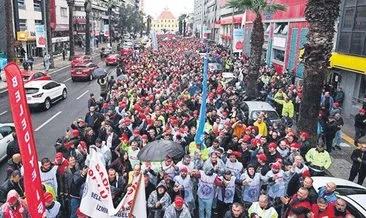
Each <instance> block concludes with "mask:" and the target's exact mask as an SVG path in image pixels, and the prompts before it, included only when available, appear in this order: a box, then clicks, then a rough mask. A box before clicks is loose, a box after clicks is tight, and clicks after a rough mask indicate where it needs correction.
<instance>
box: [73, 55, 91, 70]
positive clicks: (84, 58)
mask: <svg viewBox="0 0 366 218" xmlns="http://www.w3.org/2000/svg"><path fill="white" fill-rule="evenodd" d="M91 62H93V60H92V58H91V57H90V56H88V55H77V56H74V59H73V60H72V61H71V68H73V67H75V66H77V65H80V64H87V63H91Z"/></svg>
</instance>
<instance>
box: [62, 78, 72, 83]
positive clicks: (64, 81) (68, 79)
mask: <svg viewBox="0 0 366 218" xmlns="http://www.w3.org/2000/svg"><path fill="white" fill-rule="evenodd" d="M70 80H71V77H70V78H68V79H65V80H64V81H63V83H65V82H67V81H70Z"/></svg>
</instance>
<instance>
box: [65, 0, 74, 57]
mask: <svg viewBox="0 0 366 218" xmlns="http://www.w3.org/2000/svg"><path fill="white" fill-rule="evenodd" d="M67 5H68V6H69V41H70V42H69V44H70V56H69V60H70V61H71V60H72V58H73V57H74V55H75V49H74V23H73V17H74V0H68V1H67Z"/></svg>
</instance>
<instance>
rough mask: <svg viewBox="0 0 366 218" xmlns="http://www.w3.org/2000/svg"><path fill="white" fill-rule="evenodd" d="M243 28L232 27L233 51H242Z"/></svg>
mask: <svg viewBox="0 0 366 218" xmlns="http://www.w3.org/2000/svg"><path fill="white" fill-rule="evenodd" d="M243 40H244V30H243V29H234V31H233V52H242V51H243Z"/></svg>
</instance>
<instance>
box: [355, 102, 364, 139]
mask: <svg viewBox="0 0 366 218" xmlns="http://www.w3.org/2000/svg"><path fill="white" fill-rule="evenodd" d="M365 135H366V109H363V108H362V109H361V110H360V113H358V114H357V115H356V116H355V140H354V141H355V146H358V140H359V139H360V138H362V137H363V136H365Z"/></svg>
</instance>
